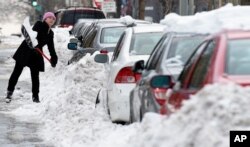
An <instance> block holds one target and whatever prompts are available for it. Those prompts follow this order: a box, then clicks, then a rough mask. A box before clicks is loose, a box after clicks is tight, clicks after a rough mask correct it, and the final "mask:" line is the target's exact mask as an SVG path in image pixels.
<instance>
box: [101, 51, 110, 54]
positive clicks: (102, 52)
mask: <svg viewBox="0 0 250 147" xmlns="http://www.w3.org/2000/svg"><path fill="white" fill-rule="evenodd" d="M100 53H101V54H107V53H108V51H107V50H101V51H100Z"/></svg>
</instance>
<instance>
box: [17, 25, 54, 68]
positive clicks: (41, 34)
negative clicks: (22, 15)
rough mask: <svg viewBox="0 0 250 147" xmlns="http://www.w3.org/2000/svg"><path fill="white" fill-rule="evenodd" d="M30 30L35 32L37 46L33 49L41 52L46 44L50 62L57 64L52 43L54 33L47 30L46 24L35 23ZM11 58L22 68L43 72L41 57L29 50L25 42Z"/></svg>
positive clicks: (34, 51)
mask: <svg viewBox="0 0 250 147" xmlns="http://www.w3.org/2000/svg"><path fill="white" fill-rule="evenodd" d="M32 29H33V30H34V31H36V32H37V40H38V45H37V46H36V47H35V48H39V49H40V50H41V51H43V46H44V45H46V44H47V46H48V49H49V52H50V56H51V60H53V61H55V60H56V62H57V55H56V52H55V47H54V41H53V37H54V33H53V31H52V30H51V29H50V30H49V26H48V24H47V23H46V22H41V21H37V22H36V23H35V25H34V26H33V28H32ZM13 58H14V59H15V60H16V62H18V63H20V64H21V65H23V66H28V67H30V68H36V69H38V70H39V71H44V60H43V56H42V55H41V54H40V53H38V52H37V51H36V50H35V49H31V48H29V46H28V45H27V43H26V41H25V40H24V41H23V42H22V44H21V45H20V46H19V47H18V49H17V51H16V53H15V54H14V56H13ZM55 64H56V63H55Z"/></svg>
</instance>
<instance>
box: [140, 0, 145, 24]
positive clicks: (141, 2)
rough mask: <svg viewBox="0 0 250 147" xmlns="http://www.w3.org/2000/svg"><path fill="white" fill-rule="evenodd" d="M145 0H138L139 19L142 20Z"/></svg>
mask: <svg viewBox="0 0 250 147" xmlns="http://www.w3.org/2000/svg"><path fill="white" fill-rule="evenodd" d="M144 13H145V0H139V19H142V20H144V15H145V14H144Z"/></svg>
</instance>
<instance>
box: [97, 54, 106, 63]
mask: <svg viewBox="0 0 250 147" xmlns="http://www.w3.org/2000/svg"><path fill="white" fill-rule="evenodd" d="M94 60H95V62H97V63H107V62H108V61H109V56H108V55H107V54H97V55H95V58H94Z"/></svg>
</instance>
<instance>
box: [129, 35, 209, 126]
mask: <svg viewBox="0 0 250 147" xmlns="http://www.w3.org/2000/svg"><path fill="white" fill-rule="evenodd" d="M205 36H207V35H206V34H197V33H177V32H168V33H165V34H164V35H163V37H162V38H161V40H160V41H159V42H158V44H157V45H156V46H155V48H154V50H153V52H152V54H151V55H150V57H149V60H148V61H147V63H146V65H145V66H144V61H143V60H142V61H138V62H136V63H135V65H134V68H133V69H134V72H136V73H138V74H141V73H142V77H141V79H140V80H139V81H138V82H137V83H136V86H135V88H134V89H133V90H132V91H131V93H130V113H131V114H130V116H131V122H135V121H140V120H141V119H142V117H143V115H144V114H145V113H147V112H156V113H160V108H161V106H162V105H164V103H165V101H166V98H165V95H166V92H167V90H166V89H161V88H155V89H152V87H150V80H151V78H152V77H153V76H155V75H162V74H166V75H170V76H172V77H174V79H176V78H177V77H178V76H179V74H180V72H181V71H182V68H183V65H184V64H185V63H186V61H187V60H188V58H189V57H190V55H191V54H192V52H193V51H194V50H195V48H196V47H197V46H198V45H199V44H200V43H201V42H202V41H203V40H204V39H205Z"/></svg>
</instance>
